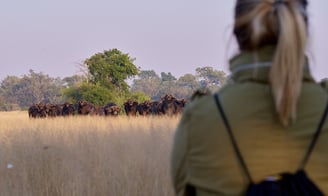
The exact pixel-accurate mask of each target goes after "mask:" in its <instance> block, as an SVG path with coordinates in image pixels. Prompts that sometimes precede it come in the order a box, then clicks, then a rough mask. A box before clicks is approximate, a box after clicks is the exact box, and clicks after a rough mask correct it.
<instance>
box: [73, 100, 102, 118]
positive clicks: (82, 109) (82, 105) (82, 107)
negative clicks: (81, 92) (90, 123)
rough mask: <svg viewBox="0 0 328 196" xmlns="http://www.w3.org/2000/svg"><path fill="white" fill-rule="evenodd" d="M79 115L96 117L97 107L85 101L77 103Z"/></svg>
mask: <svg viewBox="0 0 328 196" xmlns="http://www.w3.org/2000/svg"><path fill="white" fill-rule="evenodd" d="M77 105H78V109H77V110H78V114H81V115H95V114H96V113H97V111H96V107H95V106H94V105H93V104H92V103H89V102H87V101H85V100H80V101H78V102H77Z"/></svg>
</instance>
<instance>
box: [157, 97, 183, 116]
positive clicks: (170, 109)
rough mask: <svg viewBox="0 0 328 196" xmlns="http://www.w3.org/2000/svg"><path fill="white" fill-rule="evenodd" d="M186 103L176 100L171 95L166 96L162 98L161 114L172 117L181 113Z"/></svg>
mask: <svg viewBox="0 0 328 196" xmlns="http://www.w3.org/2000/svg"><path fill="white" fill-rule="evenodd" d="M186 103H187V101H186V100H185V99H180V100H178V99H176V98H175V97H174V96H173V95H171V94H166V95H165V96H163V97H162V100H161V106H160V107H161V111H162V112H163V114H165V115H169V116H172V115H175V114H179V113H181V112H182V110H183V108H184V107H185V104H186Z"/></svg>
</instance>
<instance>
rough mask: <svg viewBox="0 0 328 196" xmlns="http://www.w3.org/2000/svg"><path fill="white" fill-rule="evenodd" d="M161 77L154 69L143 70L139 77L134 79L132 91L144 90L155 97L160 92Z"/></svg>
mask: <svg viewBox="0 0 328 196" xmlns="http://www.w3.org/2000/svg"><path fill="white" fill-rule="evenodd" d="M160 82H161V79H160V77H159V76H158V75H157V74H156V73H155V71H154V70H142V71H140V73H139V74H138V78H137V79H134V80H133V84H132V86H131V91H132V92H143V93H145V94H147V95H148V96H150V97H151V98H154V97H155V96H156V94H158V89H159V86H160Z"/></svg>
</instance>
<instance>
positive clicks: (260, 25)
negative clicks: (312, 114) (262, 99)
mask: <svg viewBox="0 0 328 196" xmlns="http://www.w3.org/2000/svg"><path fill="white" fill-rule="evenodd" d="M306 6H307V1H305V0H303V1H301V0H278V1H277V0H275V1H273V0H271V1H270V0H238V1H237V6H236V20H235V27H234V33H235V35H236V37H237V41H238V43H239V47H240V49H241V50H255V51H256V49H257V48H260V47H262V46H264V45H267V44H275V45H276V51H275V55H274V58H273V62H272V66H271V70H270V85H271V91H272V94H273V98H274V103H275V109H276V112H277V114H278V117H279V120H280V122H281V123H282V124H283V125H284V126H287V125H288V124H289V123H290V121H294V120H295V119H296V107H297V100H298V97H299V95H300V90H301V85H302V77H303V66H304V63H305V50H306V43H307V16H306Z"/></svg>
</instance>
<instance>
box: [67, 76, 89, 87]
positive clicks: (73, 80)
mask: <svg viewBox="0 0 328 196" xmlns="http://www.w3.org/2000/svg"><path fill="white" fill-rule="evenodd" d="M84 81H87V78H86V77H85V76H84V75H73V76H69V77H65V78H64V79H63V85H64V86H65V87H66V88H70V87H74V86H80V85H81V84H82V83H83V82H84Z"/></svg>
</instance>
